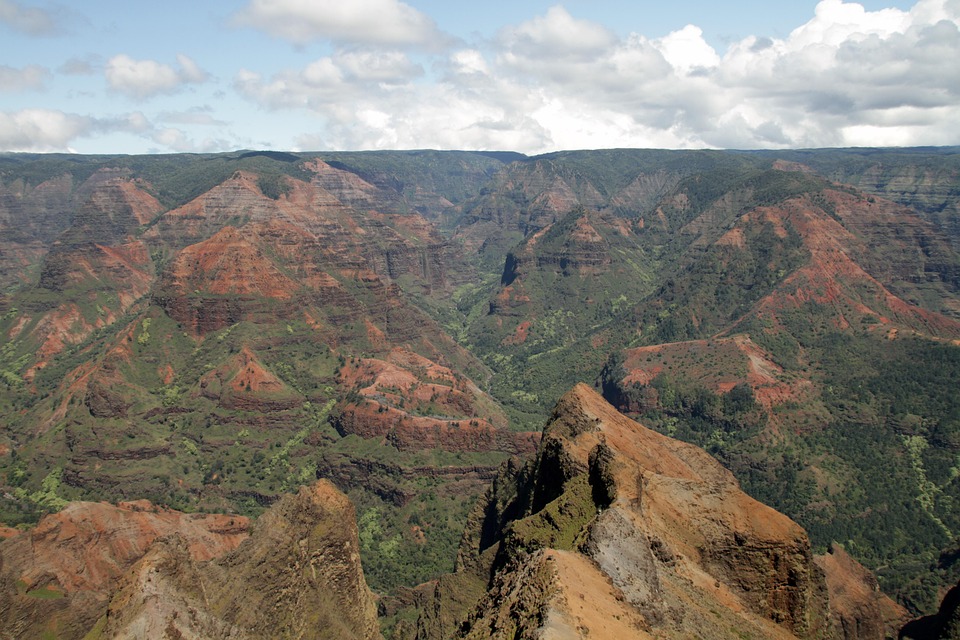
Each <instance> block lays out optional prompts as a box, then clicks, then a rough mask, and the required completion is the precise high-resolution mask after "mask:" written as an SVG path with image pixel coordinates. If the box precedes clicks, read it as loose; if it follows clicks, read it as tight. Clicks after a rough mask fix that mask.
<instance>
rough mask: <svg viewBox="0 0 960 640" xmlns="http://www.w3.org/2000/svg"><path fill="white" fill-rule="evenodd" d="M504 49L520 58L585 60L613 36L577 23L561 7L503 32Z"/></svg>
mask: <svg viewBox="0 0 960 640" xmlns="http://www.w3.org/2000/svg"><path fill="white" fill-rule="evenodd" d="M500 40H501V42H502V43H503V45H504V46H505V48H507V49H510V50H513V51H514V52H515V53H518V54H520V55H524V54H526V55H536V56H543V55H551V56H555V57H560V58H562V59H571V58H574V59H586V58H590V57H592V56H595V55H597V54H599V53H602V52H603V51H605V50H607V49H608V48H609V47H610V46H611V45H613V44H614V43H615V42H616V40H617V38H616V35H615V34H614V33H613V32H612V31H610V30H609V29H607V28H606V27H604V26H603V25H600V24H597V23H595V22H590V21H589V20H577V19H576V18H574V17H573V16H571V15H570V14H569V13H568V12H567V10H566V9H564V8H563V7H561V6H555V7H551V8H550V9H549V10H547V13H546V14H545V15H543V16H538V17H536V18H534V19H533V20H530V21H528V22H524V23H523V24H521V25H519V26H517V27H511V28H506V29H503V30H502V32H501V33H500Z"/></svg>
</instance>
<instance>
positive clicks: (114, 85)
mask: <svg viewBox="0 0 960 640" xmlns="http://www.w3.org/2000/svg"><path fill="white" fill-rule="evenodd" d="M177 63H178V65H179V69H174V68H173V67H171V66H170V65H166V64H163V63H160V62H156V61H155V60H135V59H133V58H131V57H130V56H128V55H126V54H120V55H116V56H114V57H112V58H110V60H108V61H107V68H106V78H107V83H108V84H109V86H110V88H111V89H113V90H114V91H117V92H119V93H122V94H124V95H127V96H129V97H131V98H134V99H136V100H143V99H146V98H149V97H152V96H155V95H160V94H169V93H176V92H177V91H179V90H180V89H182V88H183V86H184V85H187V84H199V83H202V82H205V81H206V80H207V79H208V78H209V74H207V72H205V71H203V70H202V69H201V68H200V67H199V66H197V64H196V63H195V62H194V61H193V60H191V59H190V58H189V57H187V56H185V55H183V54H178V55H177Z"/></svg>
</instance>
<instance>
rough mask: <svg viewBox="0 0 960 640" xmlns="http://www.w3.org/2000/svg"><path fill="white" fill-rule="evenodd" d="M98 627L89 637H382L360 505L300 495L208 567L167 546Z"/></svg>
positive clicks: (326, 486)
mask: <svg viewBox="0 0 960 640" xmlns="http://www.w3.org/2000/svg"><path fill="white" fill-rule="evenodd" d="M97 627H98V628H97V629H96V630H95V633H93V634H91V636H90V637H92V638H142V637H156V636H159V635H162V634H166V635H167V636H168V637H205V638H264V637H280V638H302V639H309V638H317V639H320V638H327V639H331V640H332V639H335V638H345V639H350V638H358V639H359V638H363V639H373V638H380V630H379V627H378V624H377V617H376V605H375V603H374V600H373V595H372V594H371V592H370V590H369V589H368V588H367V585H366V582H365V581H364V578H363V570H362V569H361V567H360V556H359V542H358V539H357V528H356V515H355V513H354V510H353V505H352V504H351V503H350V501H349V500H348V499H347V498H346V496H344V495H343V494H341V493H340V492H339V491H337V490H336V489H335V488H334V487H333V486H332V485H331V484H330V483H327V482H323V481H321V482H318V483H316V484H315V485H313V486H311V487H302V488H301V489H300V491H299V492H298V493H297V494H295V495H288V496H286V497H284V498H283V499H282V500H280V501H279V502H277V504H276V505H274V506H273V507H272V508H271V509H270V510H269V511H268V512H267V513H265V514H264V515H263V516H262V517H261V518H259V519H258V521H257V523H256V525H255V526H254V528H253V531H252V532H251V535H250V537H249V538H248V539H247V540H245V541H244V542H243V544H241V545H240V546H239V547H237V549H236V550H235V551H234V552H231V553H229V554H226V555H224V556H223V557H221V558H219V559H217V560H215V561H212V562H207V563H197V562H194V561H191V559H190V558H189V556H187V555H186V554H185V553H184V552H183V544H182V541H181V540H180V539H177V538H174V539H166V540H164V541H162V543H161V544H159V545H155V546H154V547H153V548H152V549H151V550H150V553H148V554H147V555H146V556H145V557H144V558H143V559H142V560H141V561H140V562H139V563H138V564H137V565H136V566H135V567H134V568H133V569H132V570H131V571H130V572H128V573H127V575H126V577H125V579H124V582H123V583H122V584H121V587H120V589H119V590H118V591H117V592H116V595H114V597H113V599H112V601H111V603H110V607H109V609H108V610H107V612H106V615H105V617H104V618H103V619H102V620H101V621H100V622H99V623H98V625H97ZM177 634H181V635H177Z"/></svg>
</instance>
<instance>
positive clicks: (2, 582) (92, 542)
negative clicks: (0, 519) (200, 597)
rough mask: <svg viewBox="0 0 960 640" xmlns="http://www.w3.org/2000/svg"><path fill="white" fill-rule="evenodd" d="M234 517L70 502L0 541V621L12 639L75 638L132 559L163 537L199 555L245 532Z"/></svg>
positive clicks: (220, 549) (242, 521)
mask: <svg viewBox="0 0 960 640" xmlns="http://www.w3.org/2000/svg"><path fill="white" fill-rule="evenodd" d="M248 529H249V520H248V519H247V518H244V517H241V516H226V515H204V514H189V515H188V514H184V513H180V512H178V511H172V510H169V509H165V508H162V507H156V506H153V505H151V504H150V503H148V502H146V501H138V502H129V503H120V504H119V505H117V506H113V505H109V504H105V503H92V502H78V503H71V504H70V505H68V506H67V507H66V508H65V509H63V510H62V511H60V512H59V513H56V514H53V515H48V516H46V517H44V518H43V520H41V521H40V523H39V524H38V525H37V526H36V527H34V528H33V529H31V530H29V531H26V532H23V533H20V534H18V535H16V536H14V537H11V538H8V539H6V540H3V541H2V542H0V619H2V620H3V625H2V629H3V632H4V633H5V634H10V636H11V637H41V636H43V635H44V634H46V633H51V634H53V635H55V636H56V637H60V638H81V637H83V635H84V633H85V632H86V631H87V630H88V629H90V627H92V626H93V625H94V623H95V622H96V620H97V618H98V617H99V616H100V615H102V613H103V612H104V611H105V610H106V607H107V605H108V603H109V602H110V597H111V594H112V593H113V591H114V590H115V589H116V588H117V584H118V581H119V580H120V579H121V576H123V575H124V574H125V573H126V572H127V571H128V570H129V569H130V567H131V566H133V565H134V563H136V562H138V561H139V560H140V559H141V558H142V557H143V555H144V554H145V553H147V551H148V550H149V549H150V548H151V544H153V542H154V541H155V540H157V539H160V538H163V537H165V536H170V535H177V536H178V537H179V539H180V541H181V545H182V549H183V553H184V555H185V557H187V558H190V559H191V560H192V561H193V560H195V561H205V560H209V559H211V558H214V557H217V556H220V555H223V554H224V553H226V552H228V551H230V550H232V549H234V548H236V547H237V546H238V545H239V544H240V543H241V541H242V540H244V539H245V538H246V537H247V535H248Z"/></svg>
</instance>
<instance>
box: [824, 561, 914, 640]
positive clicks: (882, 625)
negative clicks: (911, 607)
mask: <svg viewBox="0 0 960 640" xmlns="http://www.w3.org/2000/svg"><path fill="white" fill-rule="evenodd" d="M814 561H815V562H816V563H817V566H819V567H820V568H821V569H822V570H823V573H824V575H825V576H826V579H827V590H828V592H829V594H830V618H831V620H832V621H833V625H834V628H835V629H838V630H840V631H841V632H842V637H843V638H844V640H860V639H866V638H892V637H894V636H895V635H896V633H897V630H898V629H899V628H900V627H901V625H903V623H904V621H905V620H906V618H907V611H906V609H904V608H903V607H902V606H900V605H899V604H897V603H896V602H894V601H893V600H891V599H890V598H889V597H888V596H887V595H885V594H884V593H883V592H882V591H880V585H879V584H878V583H877V579H876V577H874V575H873V574H872V573H870V571H869V570H868V569H867V568H866V567H864V566H863V565H861V564H860V563H859V562H857V561H856V560H854V559H853V558H852V557H850V554H848V553H847V552H846V551H844V549H843V547H841V546H840V545H837V544H834V545H831V547H830V550H829V552H828V553H826V554H824V555H822V556H817V557H816V558H815V559H814Z"/></svg>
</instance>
